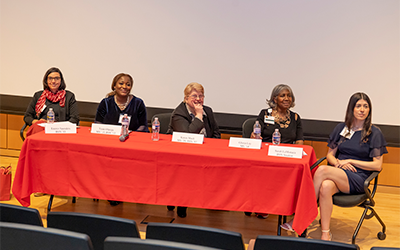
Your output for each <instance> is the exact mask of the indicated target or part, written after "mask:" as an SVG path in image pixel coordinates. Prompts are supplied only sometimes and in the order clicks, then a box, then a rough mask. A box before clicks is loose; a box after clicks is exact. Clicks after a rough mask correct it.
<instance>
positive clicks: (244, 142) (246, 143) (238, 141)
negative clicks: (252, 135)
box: [229, 137, 261, 149]
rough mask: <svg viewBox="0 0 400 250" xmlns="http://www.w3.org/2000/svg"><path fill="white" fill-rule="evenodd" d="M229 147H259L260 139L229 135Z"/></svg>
mask: <svg viewBox="0 0 400 250" xmlns="http://www.w3.org/2000/svg"><path fill="white" fill-rule="evenodd" d="M229 147H234V148H252V149H260V148H261V139H249V138H240V137H231V138H229Z"/></svg>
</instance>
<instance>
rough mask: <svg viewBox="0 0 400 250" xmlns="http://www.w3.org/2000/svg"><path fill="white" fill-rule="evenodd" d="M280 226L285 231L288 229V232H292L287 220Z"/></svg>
mask: <svg viewBox="0 0 400 250" xmlns="http://www.w3.org/2000/svg"><path fill="white" fill-rule="evenodd" d="M281 228H282V229H285V230H286V231H289V232H294V230H293V228H292V226H291V225H290V224H289V223H288V222H286V223H283V224H282V225H281Z"/></svg>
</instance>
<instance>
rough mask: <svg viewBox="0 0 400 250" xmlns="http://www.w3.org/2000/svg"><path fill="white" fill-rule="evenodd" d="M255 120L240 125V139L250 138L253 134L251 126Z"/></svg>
mask: <svg viewBox="0 0 400 250" xmlns="http://www.w3.org/2000/svg"><path fill="white" fill-rule="evenodd" d="M256 120H257V118H249V119H247V120H245V121H244V122H243V124H242V137H243V138H250V136H251V133H252V132H253V126H254V123H255V122H256Z"/></svg>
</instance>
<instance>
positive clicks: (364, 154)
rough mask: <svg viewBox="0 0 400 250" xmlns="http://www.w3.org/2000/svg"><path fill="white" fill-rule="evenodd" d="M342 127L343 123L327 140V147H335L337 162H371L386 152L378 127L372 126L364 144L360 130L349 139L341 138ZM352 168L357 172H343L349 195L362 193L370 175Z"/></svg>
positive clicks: (384, 142) (369, 172) (366, 171)
mask: <svg viewBox="0 0 400 250" xmlns="http://www.w3.org/2000/svg"><path fill="white" fill-rule="evenodd" d="M344 127H345V123H340V124H338V125H337V126H336V127H335V129H334V130H333V132H332V133H331V134H330V136H329V139H328V147H330V148H331V149H335V148H336V147H337V152H336V157H337V158H338V159H339V160H345V159H354V160H360V161H373V158H374V157H378V156H382V155H383V154H386V153H387V152H388V151H387V149H386V145H387V143H386V141H385V138H384V137H383V134H382V132H381V130H380V129H379V128H378V127H376V126H372V128H371V130H372V132H371V134H370V135H369V136H368V137H367V141H366V142H362V141H361V134H362V131H361V130H360V131H356V132H354V134H353V136H352V137H351V138H350V139H347V138H344V137H343V136H341V135H340V133H341V132H342V130H343V128H344ZM354 167H355V168H356V170H357V172H351V171H348V170H344V171H345V172H346V174H347V177H348V179H349V184H350V193H364V187H363V185H364V181H365V179H367V178H368V176H369V175H371V173H372V171H368V170H364V169H361V168H358V167H356V166H354Z"/></svg>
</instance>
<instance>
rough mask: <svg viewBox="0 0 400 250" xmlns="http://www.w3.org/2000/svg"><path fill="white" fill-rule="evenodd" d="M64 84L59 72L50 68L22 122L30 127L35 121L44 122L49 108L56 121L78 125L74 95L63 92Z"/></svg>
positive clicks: (66, 91)
mask: <svg viewBox="0 0 400 250" xmlns="http://www.w3.org/2000/svg"><path fill="white" fill-rule="evenodd" d="M65 88H66V84H65V81H64V77H63V75H62V73H61V70H60V69H58V68H54V67H53V68H50V69H49V70H47V72H46V73H45V74H44V77H43V90H40V91H38V92H36V93H35V94H34V95H33V98H32V100H31V102H30V104H29V106H28V108H27V109H26V112H25V116H24V121H25V123H26V124H28V125H29V126H31V125H32V124H35V123H36V122H37V121H46V119H47V112H48V111H49V109H50V108H52V109H53V111H54V113H55V120H56V121H70V122H72V123H76V124H78V123H79V112H78V104H77V103H76V100H75V95H74V93H72V92H71V91H68V90H65Z"/></svg>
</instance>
